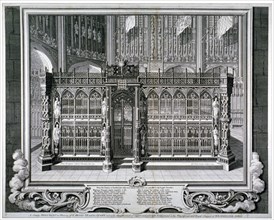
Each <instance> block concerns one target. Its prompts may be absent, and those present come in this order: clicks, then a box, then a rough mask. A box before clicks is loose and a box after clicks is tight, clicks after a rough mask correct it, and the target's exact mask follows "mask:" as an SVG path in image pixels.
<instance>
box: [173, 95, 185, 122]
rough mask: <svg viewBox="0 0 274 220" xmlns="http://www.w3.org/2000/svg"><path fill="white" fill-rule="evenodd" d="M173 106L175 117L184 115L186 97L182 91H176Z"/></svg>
mask: <svg viewBox="0 0 274 220" xmlns="http://www.w3.org/2000/svg"><path fill="white" fill-rule="evenodd" d="M173 100H174V108H173V114H174V116H175V117H176V116H177V117H181V116H185V115H186V99H185V96H184V95H183V93H181V92H180V91H179V92H176V93H175V95H174V98H173Z"/></svg>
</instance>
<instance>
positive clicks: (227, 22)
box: [217, 16, 233, 39]
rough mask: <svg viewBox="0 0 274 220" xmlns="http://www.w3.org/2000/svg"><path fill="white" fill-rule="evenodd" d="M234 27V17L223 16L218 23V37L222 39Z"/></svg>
mask: <svg viewBox="0 0 274 220" xmlns="http://www.w3.org/2000/svg"><path fill="white" fill-rule="evenodd" d="M232 26H233V17H232V16H222V17H221V18H220V19H219V20H218V21H217V37H218V38H219V39H220V38H221V37H222V36H223V35H224V34H225V33H226V32H227V31H228V30H229V29H230V28H232Z"/></svg>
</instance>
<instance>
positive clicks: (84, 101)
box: [75, 91, 88, 115]
mask: <svg viewBox="0 0 274 220" xmlns="http://www.w3.org/2000/svg"><path fill="white" fill-rule="evenodd" d="M75 101H76V103H75V110H76V114H79V115H83V114H87V113H88V96H87V94H86V93H84V92H83V91H80V92H78V93H77V95H76V100H75Z"/></svg>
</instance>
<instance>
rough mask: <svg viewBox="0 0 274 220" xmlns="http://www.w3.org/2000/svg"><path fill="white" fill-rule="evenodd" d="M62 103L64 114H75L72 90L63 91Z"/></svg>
mask: <svg viewBox="0 0 274 220" xmlns="http://www.w3.org/2000/svg"><path fill="white" fill-rule="evenodd" d="M61 105H62V114H65V115H72V114H74V95H73V94H72V93H71V92H70V91H68V90H65V91H64V92H63V94H62V99H61Z"/></svg>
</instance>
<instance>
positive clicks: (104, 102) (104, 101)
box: [102, 98, 107, 118]
mask: <svg viewBox="0 0 274 220" xmlns="http://www.w3.org/2000/svg"><path fill="white" fill-rule="evenodd" d="M102 116H103V118H106V116H107V101H106V98H104V100H103V101H102Z"/></svg>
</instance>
